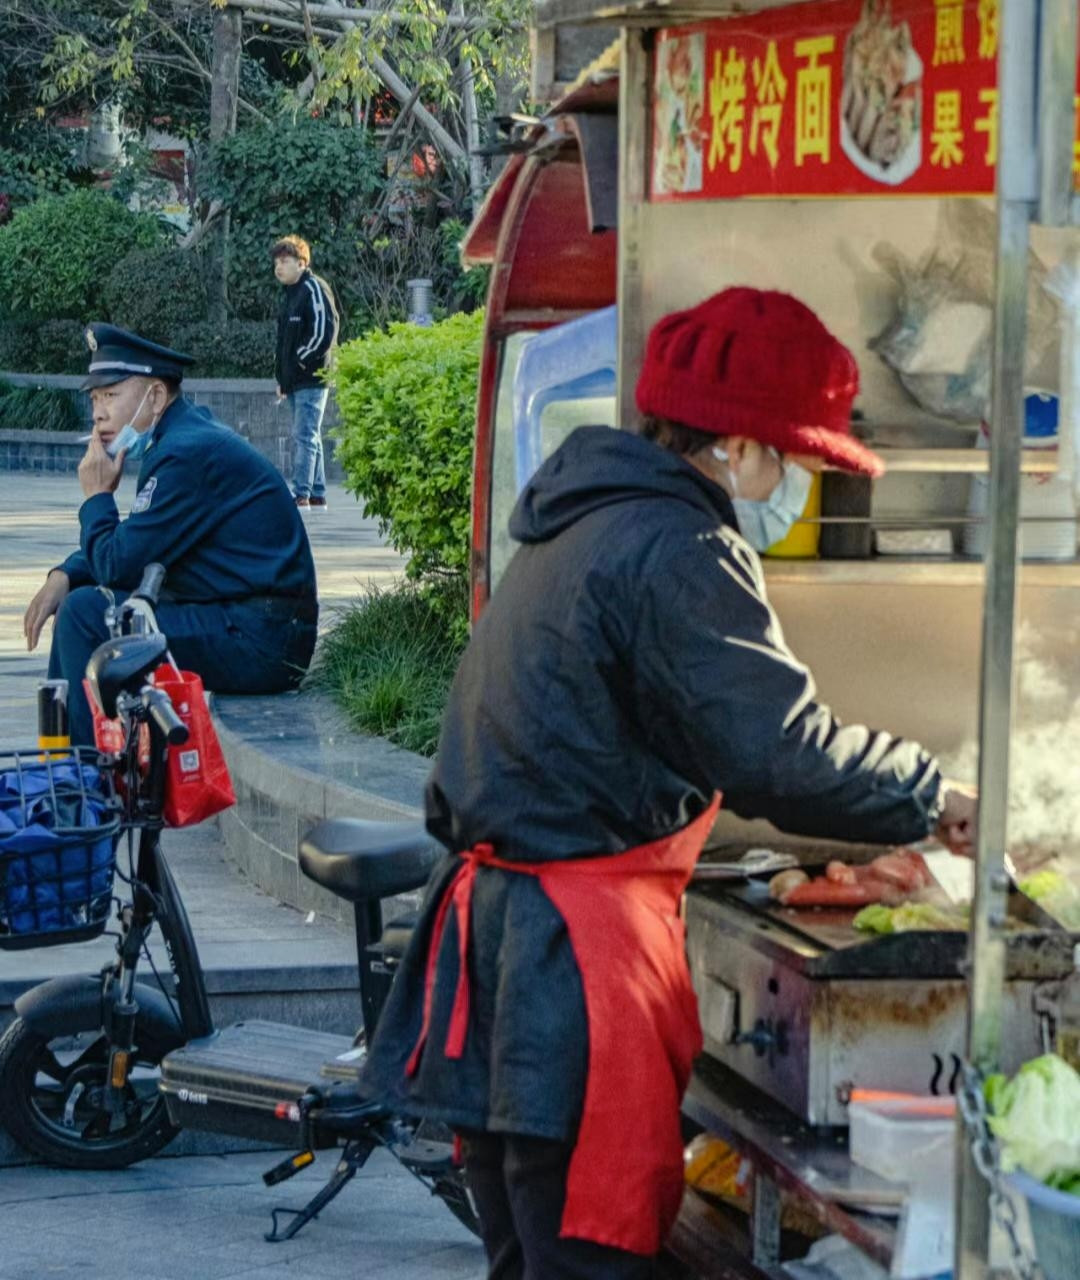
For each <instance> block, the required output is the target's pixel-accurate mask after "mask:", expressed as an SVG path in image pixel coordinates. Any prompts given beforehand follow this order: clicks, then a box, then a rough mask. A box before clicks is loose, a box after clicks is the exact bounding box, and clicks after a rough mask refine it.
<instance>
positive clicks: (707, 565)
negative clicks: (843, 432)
mask: <svg viewBox="0 0 1080 1280" xmlns="http://www.w3.org/2000/svg"><path fill="white" fill-rule="evenodd" d="M734 526H735V518H734V514H733V511H732V507H731V504H730V502H729V501H728V498H727V496H726V495H725V494H724V493H723V491H722V490H721V489H719V488H718V487H717V486H715V485H714V484H712V483H710V482H709V481H708V480H707V479H706V478H705V477H704V476H702V475H701V474H700V473H699V472H698V471H696V470H695V469H694V468H693V467H691V466H689V465H688V464H687V463H686V462H684V461H682V460H681V459H679V458H677V457H676V456H674V455H673V454H671V453H669V452H667V451H666V450H664V449H661V448H659V447H658V446H657V445H655V444H651V443H650V442H649V441H647V440H645V439H643V438H641V437H639V436H634V435H631V434H629V433H627V432H624V431H612V430H611V429H609V428H607V427H583V428H580V429H579V430H577V431H575V432H574V434H573V435H571V436H570V438H569V439H568V440H567V441H566V443H565V444H564V445H563V446H562V447H561V448H560V449H559V450H558V451H557V452H556V453H555V454H553V455H552V457H551V458H549V459H548V461H547V462H545V464H544V465H543V466H542V467H541V468H540V470H539V471H538V472H537V474H536V476H535V477H534V478H533V480H532V482H531V483H530V484H529V486H528V488H527V489H526V490H525V492H524V493H523V494H522V495H521V499H520V501H519V502H518V504H517V507H516V509H515V511H514V514H513V518H512V520H511V526H510V528H511V532H512V533H513V535H514V537H515V538H516V539H517V540H518V541H519V542H521V543H522V546H521V548H520V549H519V550H518V552H517V553H516V555H515V556H514V558H513V560H512V561H511V563H510V566H509V568H508V569H507V571H506V576H505V578H504V579H503V581H502V582H501V583H500V585H499V588H498V590H497V591H496V592H495V594H494V596H493V597H492V600H491V602H490V604H489V605H488V608H487V610H486V612H485V613H484V615H483V617H482V618H481V620H480V622H479V624H478V625H477V627H476V630H475V632H474V634H473V638H472V642H471V643H470V645H469V647H468V649H467V651H466V653H465V657H464V659H463V661H462V663H461V666H460V668H459V670H458V673H457V676H456V678H455V681H454V685H453V690H452V692H451V696H450V703H449V707H448V709H447V712H446V718H445V721H444V724H443V732H442V739H441V741H440V744H439V755H438V761H437V763H436V765H435V769H434V772H433V774H432V776H431V780H430V782H429V784H428V788H427V796H426V804H427V820H428V827H429V829H430V830H431V832H432V833H433V834H434V835H435V836H437V837H438V838H439V839H440V840H441V841H442V842H443V843H445V844H446V845H447V847H448V848H449V849H451V850H452V851H454V853H457V852H461V851H463V850H466V849H469V848H471V847H472V846H474V845H475V844H477V843H481V842H487V843H490V844H493V845H494V848H495V853H496V854H497V855H498V856H499V857H500V858H503V859H508V860H515V859H520V860H525V861H543V860H547V859H560V858H561V859H565V858H571V857H588V856H603V855H605V854H615V853H620V852H622V851H624V850H626V849H630V848H633V847H635V846H637V845H640V844H644V843H647V842H650V841H652V840H655V839H657V838H659V837H661V836H665V835H668V834H670V833H671V832H673V831H675V830H676V829H678V828H680V827H682V826H684V825H685V824H686V823H687V822H688V821H690V820H691V819H692V818H694V817H696V816H697V815H698V814H699V813H701V812H702V810H703V809H704V808H705V807H706V806H707V805H708V803H709V802H710V800H711V798H712V795H713V792H714V791H722V792H723V794H724V803H725V804H726V805H727V806H728V808H732V809H735V810H736V811H737V812H738V813H740V814H744V815H747V816H761V817H766V818H770V819H772V821H773V822H775V823H776V824H777V825H778V826H780V827H783V828H785V829H787V830H790V831H795V832H801V833H805V834H807V835H811V836H835V837H841V838H847V839H850V840H857V841H871V842H878V841H880V842H882V843H891V842H894V841H895V842H905V841H910V840H916V839H919V838H921V837H923V836H925V835H926V834H927V833H928V831H929V830H930V828H931V826H932V824H933V820H934V818H935V817H936V808H937V805H938V792H939V790H940V777H939V773H938V769H937V766H936V764H935V763H934V761H933V760H932V759H931V758H930V757H929V756H928V755H927V754H926V753H925V752H924V751H923V750H922V749H921V748H920V747H918V746H917V745H915V744H914V743H907V742H902V741H899V740H897V739H896V738H892V737H890V736H889V735H888V734H885V733H875V732H873V731H872V730H870V729H866V728H862V727H861V726H858V725H849V726H846V727H842V726H841V725H840V724H839V723H838V722H837V720H836V718H835V717H834V716H833V714H832V713H831V712H830V711H829V709H828V707H826V706H824V705H823V704H822V703H820V702H818V701H817V699H816V696H815V691H814V682H813V680H812V678H811V676H810V673H809V672H808V671H807V670H806V668H805V667H804V666H803V665H802V664H801V663H800V662H799V661H798V659H796V658H795V656H794V655H793V654H792V653H791V651H790V650H789V649H788V648H787V646H786V645H785V644H784V639H783V636H782V634H781V631H780V626H779V624H778V622H777V620H776V617H775V615H774V614H773V612H772V610H771V609H770V607H769V605H768V602H767V601H766V599H765V593H764V582H763V577H762V571H761V565H760V562H759V561H758V558H757V556H756V555H755V553H754V552H753V551H752V550H751V549H750V548H749V547H748V546H747V544H746V543H745V542H744V541H743V539H742V538H741V537H740V536H739V535H738V533H737V532H736V531H735V527H734ZM459 866H460V860H459V859H458V858H457V857H456V856H451V857H449V858H447V859H446V860H445V862H444V863H443V865H442V866H441V867H440V868H439V869H438V870H437V871H436V873H435V875H434V876H433V877H432V881H431V883H430V885H429V888H428V893H427V897H426V901H425V906H424V910H423V912H422V915H421V919H420V923H419V925H418V927H417V928H416V930H415V932H414V934H413V937H412V941H411V943H410V946H409V949H408V951H407V953H406V955H405V958H404V961H403V963H402V966H401V969H400V971H399V972H398V974H397V976H396V978H395V980H394V985H393V988H392V990H391V993H390V998H389V1000H388V1002H387V1005H386V1008H385V1009H384V1011H383V1014H382V1018H381V1020H380V1023H379V1028H378V1031H377V1033H376V1035H375V1037H374V1040H373V1043H372V1046H371V1050H370V1053H369V1056H368V1059H367V1063H366V1065H365V1068H364V1076H363V1084H364V1088H365V1090H366V1091H368V1092H370V1093H371V1094H377V1095H381V1096H383V1097H385V1098H387V1099H389V1100H390V1101H392V1103H393V1104H394V1105H395V1106H397V1107H398V1108H400V1109H401V1110H403V1111H405V1112H411V1113H413V1114H416V1115H420V1116H426V1117H429V1118H431V1119H435V1120H441V1121H444V1122H445V1123H447V1124H450V1125H453V1126H456V1127H457V1128H465V1129H485V1130H489V1131H498V1132H505V1133H521V1134H531V1135H534V1136H537V1137H546V1138H553V1139H563V1140H567V1139H571V1138H572V1137H573V1136H574V1134H575V1133H576V1131H577V1126H578V1122H579V1117H580V1113H581V1106H582V1102H583V1098H584V1090H585V1080H586V1075H587V1052H586V1051H587V1045H588V1025H587V1020H586V1013H585V1005H584V996H583V991H582V986H581V981H580V974H579V971H578V969H577V965H576V961H575V958H574V953H573V948H572V947H571V945H570V941H569V937H568V935H567V931H566V927H565V925H564V923H563V920H562V917H561V916H560V915H559V913H558V911H557V910H556V909H555V906H554V904H553V903H552V902H551V901H550V899H549V898H548V897H547V895H546V893H545V892H544V890H543V889H542V888H541V885H540V883H539V881H538V880H537V879H536V877H534V876H531V875H521V874H514V873H510V872H507V871H505V870H502V869H499V868H482V869H481V870H480V871H479V873H478V874H477V877H476V882H475V887H474V891H473V899H472V913H471V920H472V930H471V937H470V943H469V952H468V954H469V974H470V986H471V997H470V1000H471V1003H470V1014H469V1032H468V1036H467V1039H466V1043H465V1047H464V1052H463V1054H462V1056H461V1057H460V1058H454V1059H451V1058H448V1057H447V1056H446V1055H445V1054H444V1052H443V1049H442V1046H443V1044H444V1043H445V1037H446V1033H447V1029H448V1027H449V1025H450V1018H451V1010H452V1006H453V996H454V991H455V985H456V982H457V974H458V960H457V956H458V936H457V925H456V921H455V913H454V912H453V911H451V912H449V916H448V920H447V925H446V934H445V936H444V937H443V939H442V944H441V946H440V949H439V953H438V963H437V966H436V975H437V976H436V980H435V984H434V989H433V999H432V1005H431V1024H430V1035H429V1038H428V1041H427V1047H426V1048H425V1050H424V1052H423V1055H422V1057H421V1058H420V1062H419V1069H418V1070H417V1072H416V1073H415V1075H413V1076H412V1077H408V1076H407V1075H406V1070H405V1065H406V1062H407V1060H408V1058H409V1055H410V1053H411V1052H412V1050H413V1047H414V1045H416V1043H417V1037H418V1035H419V1032H420V1026H421V1014H422V1010H423V1007H424V1000H425V974H426V971H427V956H428V950H429V946H430V944H431V941H432V938H433V936H434V921H435V919H436V914H437V910H438V907H439V903H440V901H441V900H442V897H443V894H444V892H445V891H446V889H447V886H448V885H449V884H450V882H451V881H452V880H453V878H454V875H455V874H456V872H457V871H458V869H459ZM628 1105H630V1106H632V1105H633V1104H632V1101H628Z"/></svg>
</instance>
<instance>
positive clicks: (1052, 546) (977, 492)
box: [962, 391, 1077, 560]
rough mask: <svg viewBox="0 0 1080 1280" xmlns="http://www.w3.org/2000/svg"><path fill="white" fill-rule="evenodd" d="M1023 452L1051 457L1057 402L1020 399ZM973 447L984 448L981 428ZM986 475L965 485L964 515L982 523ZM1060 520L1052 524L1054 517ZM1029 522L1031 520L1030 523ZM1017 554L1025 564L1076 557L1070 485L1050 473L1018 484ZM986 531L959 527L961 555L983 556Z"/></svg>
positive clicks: (1038, 394)
mask: <svg viewBox="0 0 1080 1280" xmlns="http://www.w3.org/2000/svg"><path fill="white" fill-rule="evenodd" d="M1024 416H1025V422H1024V441H1023V444H1024V448H1025V449H1040V450H1046V451H1048V452H1051V453H1054V454H1056V453H1057V447H1058V398H1057V396H1054V395H1050V394H1049V393H1047V392H1044V391H1028V393H1027V395H1026V397H1025V399H1024ZM977 443H978V447H979V448H980V449H989V447H990V436H989V432H988V429H987V427H986V426H985V424H984V425H983V427H982V429H981V430H980V431H979V437H978V441H977ZM989 486H990V480H989V476H986V475H977V476H975V477H973V479H972V482H971V496H970V498H969V501H968V514H969V515H971V516H977V517H979V518H980V519H982V520H983V521H985V519H986V516H987V510H988V507H989ZM1057 516H1061V517H1062V519H1060V520H1058V519H1055V518H1054V517H1057ZM1032 517H1034V519H1033V518H1032ZM1020 520H1021V524H1020V555H1021V557H1022V558H1023V559H1025V560H1071V559H1073V557H1074V556H1075V555H1076V540H1077V523H1076V502H1075V499H1074V497H1073V488H1072V483H1071V481H1070V480H1068V479H1066V478H1065V477H1064V476H1061V475H1055V474H1043V475H1025V476H1022V477H1021V479H1020ZM986 533H987V526H986V524H985V523H982V524H968V525H965V526H964V532H963V537H962V545H963V549H964V552H965V554H966V555H971V556H984V555H985V554H986Z"/></svg>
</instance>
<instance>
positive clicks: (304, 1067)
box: [160, 1020, 353, 1147]
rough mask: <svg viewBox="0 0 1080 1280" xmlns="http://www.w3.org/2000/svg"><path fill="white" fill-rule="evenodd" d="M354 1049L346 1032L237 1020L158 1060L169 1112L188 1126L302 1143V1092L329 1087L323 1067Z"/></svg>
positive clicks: (281, 1142) (328, 1141)
mask: <svg viewBox="0 0 1080 1280" xmlns="http://www.w3.org/2000/svg"><path fill="white" fill-rule="evenodd" d="M352 1053H353V1048H352V1041H351V1040H350V1039H349V1037H348V1036H334V1035H327V1034H326V1033H325V1032H321V1031H307V1030H304V1029H303V1028H302V1027H294V1026H287V1025H285V1024H283V1023H277V1022H260V1021H254V1020H253V1021H251V1022H238V1023H236V1024H235V1025H234V1026H231V1027H227V1028H225V1030H223V1031H220V1032H215V1033H214V1034H213V1035H211V1036H207V1037H206V1038H205V1039H203V1040H193V1041H191V1042H190V1043H188V1044H186V1045H184V1046H183V1048H181V1049H177V1050H175V1051H174V1052H173V1053H170V1054H169V1055H168V1056H167V1057H166V1058H165V1060H164V1061H163V1062H162V1064H161V1084H160V1088H161V1092H162V1093H163V1094H164V1095H165V1105H166V1107H167V1109H168V1112H169V1118H170V1119H171V1120H172V1122H173V1123H174V1124H178V1125H181V1126H183V1128H185V1129H201V1130H204V1131H206V1132H209V1133H227V1134H232V1135H234V1136H236V1137H241V1138H253V1139H255V1140H257V1141H260V1142H272V1143H275V1144H278V1145H280V1146H284V1147H297V1146H299V1145H300V1143H301V1132H300V1113H299V1110H298V1108H297V1105H296V1104H297V1101H298V1099H299V1098H301V1097H303V1095H304V1094H305V1093H307V1091H308V1090H309V1089H310V1088H312V1087H315V1086H317V1087H319V1088H325V1087H326V1085H327V1084H328V1078H327V1075H326V1074H324V1072H323V1067H324V1066H325V1065H326V1064H328V1063H333V1062H334V1061H335V1060H338V1059H340V1058H341V1057H342V1055H349V1054H352ZM346 1060H347V1059H346ZM322 1145H334V1140H333V1139H330V1138H327V1139H325V1140H324V1142H323V1143H322Z"/></svg>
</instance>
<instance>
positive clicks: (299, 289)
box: [274, 271, 339, 395]
mask: <svg viewBox="0 0 1080 1280" xmlns="http://www.w3.org/2000/svg"><path fill="white" fill-rule="evenodd" d="M338 326H339V320H338V312H337V306H336V305H335V303H334V294H333V291H332V290H331V288H330V286H329V285H328V284H327V283H326V281H325V280H323V279H322V278H321V277H319V276H317V275H315V273H314V272H313V271H305V272H304V274H303V275H302V276H301V277H300V279H299V280H297V282H296V283H295V284H291V285H289V286H288V288H287V289H286V290H285V296H284V297H283V298H282V300H281V306H280V307H279V308H278V327H277V355H276V358H275V360H274V377H275V378H276V379H277V384H278V386H279V387H280V388H281V389H282V391H284V392H285V394H286V395H288V394H290V393H291V392H293V391H300V390H302V389H303V388H304V387H321V386H322V385H323V383H322V380H321V379H320V377H319V372H320V370H322V369H325V368H326V366H327V364H328V363H329V360H330V353H331V351H332V350H333V348H334V344H335V343H336V342H337V335H338Z"/></svg>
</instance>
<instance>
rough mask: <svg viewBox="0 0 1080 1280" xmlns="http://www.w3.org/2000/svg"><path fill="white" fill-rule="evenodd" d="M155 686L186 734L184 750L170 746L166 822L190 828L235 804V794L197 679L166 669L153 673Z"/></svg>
mask: <svg viewBox="0 0 1080 1280" xmlns="http://www.w3.org/2000/svg"><path fill="white" fill-rule="evenodd" d="M154 684H155V685H157V687H158V688H159V689H162V690H163V691H164V692H165V693H167V694H168V695H169V699H170V701H171V702H172V704H173V710H174V711H175V712H176V714H177V715H178V716H179V717H180V719H181V720H183V722H184V723H185V724H186V725H187V727H188V732H189V734H190V736H189V738H188V740H187V742H186V743H185V744H184V745H183V746H182V747H170V748H169V761H168V768H167V774H166V780H165V813H164V817H165V822H166V825H167V826H170V827H190V826H194V824H195V823H196V822H202V821H203V820H204V819H206V818H212V817H213V816H214V814H215V813H220V812H221V811H222V809H228V808H229V806H230V805H234V804H235V803H236V793H235V792H234V791H233V785H232V779H231V778H230V777H229V769H228V766H227V765H226V763H225V756H224V754H223V752H222V750H221V743H220V742H219V741H218V736H217V730H216V729H215V728H214V722H213V720H211V718H210V708H209V706H208V705H207V702H206V691H205V689H204V688H203V682H202V679H201V677H199V676H197V675H196V674H195V672H194V671H177V670H176V668H175V667H171V666H168V665H166V666H163V667H158V669H157V670H156V671H155V672H154Z"/></svg>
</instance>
